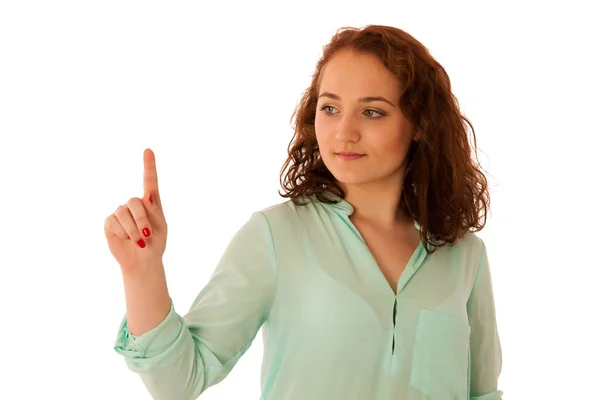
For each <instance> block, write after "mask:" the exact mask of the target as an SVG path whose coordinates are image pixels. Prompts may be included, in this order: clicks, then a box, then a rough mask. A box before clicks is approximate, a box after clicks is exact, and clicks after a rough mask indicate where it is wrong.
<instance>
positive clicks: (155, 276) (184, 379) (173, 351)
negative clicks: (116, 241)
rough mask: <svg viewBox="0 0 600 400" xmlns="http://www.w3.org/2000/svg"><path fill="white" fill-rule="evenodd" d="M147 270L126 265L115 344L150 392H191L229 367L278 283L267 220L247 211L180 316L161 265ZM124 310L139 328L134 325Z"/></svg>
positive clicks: (186, 395) (171, 395) (163, 395)
mask: <svg viewBox="0 0 600 400" xmlns="http://www.w3.org/2000/svg"><path fill="white" fill-rule="evenodd" d="M146 271H148V272H147V273H144V271H143V270H139V271H134V272H132V273H131V274H129V275H127V274H125V273H124V284H125V292H126V299H127V300H126V302H127V314H126V315H125V317H124V318H123V321H122V323H121V326H120V328H119V332H118V336H117V340H116V343H115V347H114V348H115V350H116V351H117V353H119V354H121V355H122V356H123V357H124V358H125V361H126V363H127V366H128V367H129V369H130V370H132V371H134V372H136V373H137V374H139V376H140V377H141V379H142V380H143V382H144V384H145V385H146V387H147V389H148V391H149V392H150V394H151V395H152V396H153V397H154V398H155V399H169V400H172V399H196V398H197V397H198V396H199V395H200V394H201V393H202V392H204V391H205V390H206V389H207V388H208V387H210V386H212V385H215V384H217V383H219V382H221V381H222V380H223V379H224V378H225V377H226V376H227V375H228V374H229V373H230V372H231V370H232V369H233V367H234V366H235V364H236V363H237V361H238V360H239V359H240V358H241V357H242V355H243V354H244V353H245V352H246V351H247V350H248V348H249V347H250V345H251V343H252V341H253V340H254V338H255V337H256V334H257V333H258V330H259V329H260V327H261V325H262V324H263V323H264V321H265V320H266V318H267V316H268V314H269V311H270V309H271V306H272V304H273V301H274V298H275V293H276V289H277V268H276V263H275V254H274V250H273V241H272V236H271V230H270V227H269V223H268V221H267V219H266V217H265V216H264V215H263V214H262V213H261V212H256V213H253V214H252V216H251V217H250V219H249V221H247V222H246V223H245V224H244V225H243V226H242V227H241V229H240V230H239V231H238V232H237V233H236V234H235V236H234V237H233V238H232V240H231V241H230V243H229V245H228V246H227V248H226V250H225V252H224V254H223V256H222V257H221V260H220V261H219V263H218V265H217V266H216V268H215V270H214V273H213V274H212V276H211V278H210V279H209V281H208V283H207V284H206V286H205V287H204V288H203V289H202V290H201V291H200V293H199V294H198V296H197V297H196V299H195V300H194V302H193V304H192V306H191V308H190V310H189V311H188V313H187V314H185V315H183V316H181V315H180V314H178V313H177V312H176V311H175V308H174V306H173V303H172V302H171V299H170V297H169V294H168V291H167V285H166V282H165V275H164V268H163V267H162V265H161V266H160V267H158V268H148V269H146ZM128 315H132V316H134V315H135V316H136V318H137V319H136V326H135V328H136V330H137V331H139V332H144V333H143V334H141V335H134V334H133V333H135V332H136V331H133V333H132V330H130V329H129V322H130V321H129V320H128V318H127V316H128ZM142 316H143V317H142Z"/></svg>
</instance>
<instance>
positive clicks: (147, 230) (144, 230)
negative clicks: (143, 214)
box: [142, 228, 150, 237]
mask: <svg viewBox="0 0 600 400" xmlns="http://www.w3.org/2000/svg"><path fill="white" fill-rule="evenodd" d="M142 233H143V234H144V237H148V236H150V229H148V228H144V229H142Z"/></svg>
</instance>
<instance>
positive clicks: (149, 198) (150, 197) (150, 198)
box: [148, 193, 152, 203]
mask: <svg viewBox="0 0 600 400" xmlns="http://www.w3.org/2000/svg"><path fill="white" fill-rule="evenodd" d="M148 200H150V203H152V193H150V196H149V197H148Z"/></svg>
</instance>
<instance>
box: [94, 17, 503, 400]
mask: <svg viewBox="0 0 600 400" xmlns="http://www.w3.org/2000/svg"><path fill="white" fill-rule="evenodd" d="M295 124H296V129H295V135H294V138H293V140H292V142H291V143H290V148H289V158H288V160H287V162H286V165H284V168H282V186H283V187H284V189H285V192H284V193H280V194H281V196H282V197H285V198H289V199H290V200H287V201H285V202H283V203H281V204H277V205H273V206H271V207H268V208H265V209H263V210H260V211H256V212H254V213H253V214H252V215H251V216H250V218H249V220H248V221H247V222H246V223H245V224H244V225H243V226H242V227H241V228H240V230H239V231H238V232H237V233H236V235H235V236H234V237H233V238H232V240H231V242H230V243H229V245H228V247H227V249H226V250H225V253H224V254H223V256H222V258H221V260H220V262H219V263H218V265H217V266H216V269H215V271H214V273H213V275H212V277H211V278H210V280H209V282H208V283H207V285H206V286H205V287H204V288H202V290H201V291H200V293H199V294H198V296H197V298H196V300H195V301H194V302H193V304H192V306H191V309H190V310H189V311H188V312H187V314H185V315H183V316H182V315H180V314H178V313H177V312H176V311H175V308H174V306H173V304H172V302H171V298H170V296H169V292H168V289H167V285H166V280H165V270H164V266H163V263H162V256H163V253H164V250H165V246H166V238H167V224H166V221H165V217H164V214H163V212H162V205H161V200H160V195H159V190H158V180H157V172H156V165H155V158H154V154H153V152H152V151H151V150H150V149H146V150H145V152H144V163H145V170H144V171H145V172H144V196H143V198H132V199H130V200H129V201H128V202H127V203H126V204H125V205H123V206H120V207H119V208H118V209H117V211H115V213H114V214H111V215H110V216H109V217H108V218H107V219H106V223H105V234H106V237H107V240H108V244H109V248H110V250H111V252H112V254H113V256H114V257H115V259H116V260H117V261H118V263H119V265H120V266H121V270H122V274H123V280H124V285H125V292H126V305H127V314H126V316H125V318H124V319H123V321H122V324H121V326H120V329H119V335H118V337H117V341H116V345H115V349H116V351H117V352H118V353H119V354H121V355H123V356H124V358H125V360H126V362H127V365H128V366H129V368H130V369H131V370H132V371H134V372H136V373H138V374H139V375H140V376H141V378H142V380H143V381H144V383H145V384H146V386H147V388H148V390H149V392H150V393H151V394H152V396H153V397H154V398H155V399H170V400H171V399H195V398H197V397H198V396H199V395H200V394H201V393H202V392H204V391H205V390H206V389H207V388H209V387H210V386H212V385H215V384H217V383H218V382H220V381H222V380H223V379H224V378H225V377H226V376H227V375H228V374H229V372H230V371H231V370H232V368H233V367H234V366H235V364H236V363H237V361H238V360H239V359H240V357H242V355H243V354H244V353H245V352H246V350H247V349H248V348H249V347H250V345H251V343H252V342H253V340H254V338H255V336H256V334H257V332H258V330H259V329H262V336H263V339H264V351H265V352H264V360H263V366H262V378H261V387H262V396H261V399H271V400H284V399H286V400H296V399H298V400H299V399H328V400H330V399H343V400H350V399H360V400H366V399H373V400H380V399H381V400H388V399H389V400H392V399H402V400H426V399H427V400H446V399H461V400H462V399H471V400H473V399H479V400H484V399H485V400H498V399H501V396H502V394H503V392H502V391H500V390H498V388H497V382H498V377H499V375H500V370H501V365H502V353H501V347H500V341H499V338H498V331H497V326H496V317H495V305H494V297H493V290H492V281H491V275H490V268H489V264H488V258H487V253H486V247H485V244H484V242H483V241H482V240H481V239H480V238H479V237H478V236H476V235H475V233H474V232H477V231H480V230H481V229H482V228H483V226H484V225H485V217H486V215H487V211H488V208H489V193H488V190H487V182H486V178H485V176H484V175H483V173H482V172H481V171H480V170H479V169H478V164H477V163H475V162H474V161H473V160H472V159H471V147H470V145H469V138H468V134H467V133H468V131H467V127H468V126H470V127H471V128H472V126H471V124H470V122H469V121H468V119H467V118H465V117H464V116H462V115H461V113H460V111H459V106H458V104H457V101H456V100H455V98H454V96H453V94H452V92H451V87H450V81H449V79H448V76H447V75H446V72H445V71H444V69H443V68H442V66H441V65H440V64H439V63H438V62H436V61H435V60H434V59H433V58H432V56H431V55H430V54H429V52H428V51H427V49H426V48H425V47H424V46H423V45H422V44H421V43H419V42H418V41H417V40H415V39H414V38H413V37H412V36H410V35H409V34H407V33H405V32H403V31H402V30H399V29H397V28H393V27H386V26H367V27H365V28H363V29H354V28H344V29H340V30H339V31H338V32H337V33H336V35H335V36H334V37H333V38H332V40H331V43H329V44H328V45H327V46H326V47H325V49H324V54H323V57H322V59H321V60H319V62H318V64H317V66H316V71H315V74H314V77H313V80H312V83H311V85H310V87H309V88H308V89H307V90H306V92H305V93H304V96H303V97H302V100H301V102H300V104H299V105H298V109H297V110H296V112H295ZM475 147H476V145H475ZM482 216H483V219H484V222H483V223H481V222H480V219H481V217H482Z"/></svg>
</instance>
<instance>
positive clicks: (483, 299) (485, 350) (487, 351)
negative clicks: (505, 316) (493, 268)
mask: <svg viewBox="0 0 600 400" xmlns="http://www.w3.org/2000/svg"><path fill="white" fill-rule="evenodd" d="M467 312H468V315H469V324H470V325H471V347H470V380H469V381H470V384H469V388H470V389H469V390H470V400H502V396H503V394H504V393H503V392H502V391H501V390H498V378H499V377H500V372H501V370H502V348H501V345H500V339H499V336H498V329H497V324H496V308H495V302H494V293H493V287H492V279H491V273H490V265H489V260H488V256H487V250H486V246H485V243H484V242H483V240H482V254H481V259H480V262H479V268H478V271H477V274H476V277H475V280H474V284H473V289H472V291H471V294H470V297H469V300H468V302H467Z"/></svg>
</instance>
